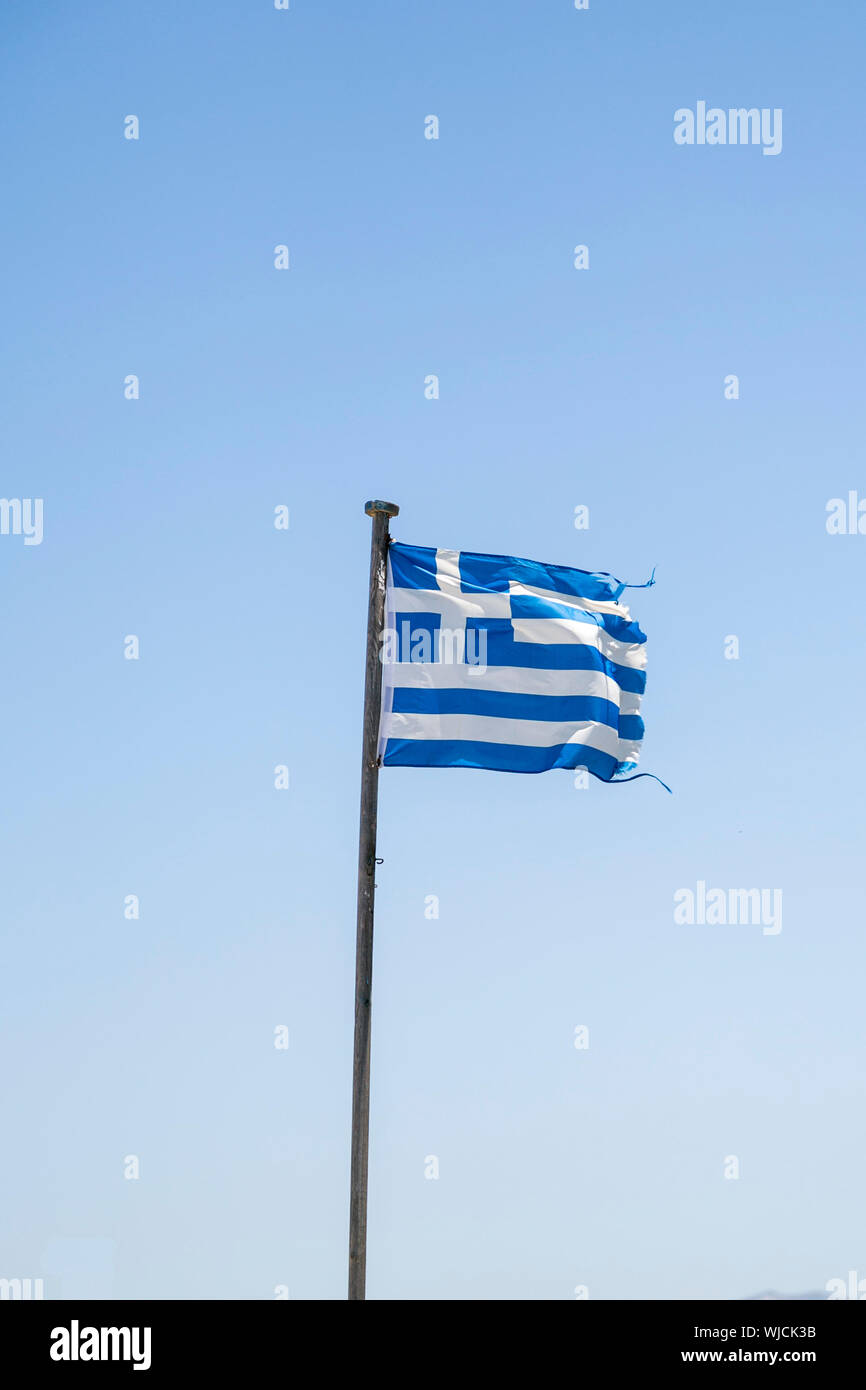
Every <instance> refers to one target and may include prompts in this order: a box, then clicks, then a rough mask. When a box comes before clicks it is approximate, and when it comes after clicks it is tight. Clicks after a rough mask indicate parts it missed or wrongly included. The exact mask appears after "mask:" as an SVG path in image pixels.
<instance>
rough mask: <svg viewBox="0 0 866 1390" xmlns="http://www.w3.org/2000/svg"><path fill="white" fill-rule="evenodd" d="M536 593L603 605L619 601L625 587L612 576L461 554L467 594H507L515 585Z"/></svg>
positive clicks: (467, 552) (466, 552)
mask: <svg viewBox="0 0 866 1390" xmlns="http://www.w3.org/2000/svg"><path fill="white" fill-rule="evenodd" d="M512 580H513V581H515V582H516V583H518V584H526V585H527V586H530V587H533V588H536V589H554V590H556V592H557V593H559V594H571V595H572V596H573V597H575V598H590V599H596V600H601V601H603V602H608V603H610V602H613V601H615V600H616V599H617V598H618V597H619V595H620V593H621V592H622V588H623V586H622V584H620V582H619V580H618V579H614V577H613V575H611V574H593V573H592V572H591V571H590V570H575V569H569V568H567V567H566V566H564V565H545V564H542V563H541V562H540V561H538V560H521V559H518V558H517V557H516V556H512V555H477V554H475V552H474V551H471V550H461V551H460V587H461V589H462V590H463V592H464V593H465V594H471V593H477V592H478V591H479V590H487V591H488V592H489V593H495V594H507V593H508V588H509V584H510V583H511V581H512Z"/></svg>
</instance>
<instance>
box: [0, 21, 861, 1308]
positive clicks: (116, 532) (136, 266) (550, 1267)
mask: <svg viewBox="0 0 866 1390" xmlns="http://www.w3.org/2000/svg"><path fill="white" fill-rule="evenodd" d="M0 23H2V37H3V49H4V57H3V60H2V68H3V81H2V97H0V100H2V111H3V134H2V143H3V150H4V175H3V185H4V204H5V208H6V215H5V217H4V219H3V227H2V232H0V238H2V247H0V270H2V276H3V281H4V302H5V306H6V307H5V313H4V318H5V332H4V335H3V338H4V346H3V360H2V370H0V385H2V392H3V404H2V418H3V433H4V448H3V469H2V487H0V491H2V494H3V496H4V497H7V498H36V497H41V498H43V499H44V540H43V542H42V544H41V545H38V546H25V545H24V544H23V538H22V537H20V536H14V535H5V536H0V569H2V595H3V599H2V602H3V624H2V633H3V654H4V675H3V698H2V708H3V726H4V730H5V737H4V739H3V755H2V762H3V789H4V790H3V801H4V807H5V813H6V814H5V827H4V833H3V837H2V846H0V856H2V867H0V882H2V921H3V942H2V947H0V994H2V999H0V1005H2V1017H3V1021H4V1027H3V1032H4V1038H5V1040H4V1045H3V1050H4V1057H5V1065H4V1067H3V1077H2V1093H3V1101H2V1107H3V1115H4V1131H5V1139H4V1143H3V1146H2V1153H0V1177H2V1187H3V1191H4V1192H5V1194H6V1200H5V1201H4V1203H3V1211H2V1215H0V1276H4V1277H44V1278H45V1279H46V1293H47V1294H48V1295H54V1296H60V1295H62V1294H64V1293H65V1294H72V1295H75V1294H78V1293H82V1292H91V1293H94V1294H97V1295H104V1296H108V1295H113V1296H115V1297H121V1298H127V1297H163V1298H187V1297H243V1298H270V1297H272V1296H273V1290H274V1287H275V1286H276V1285H278V1284H284V1285H287V1286H288V1288H289V1290H290V1293H291V1295H292V1297H295V1298H304V1297H312V1298H341V1297H344V1295H345V1265H346V1248H345V1247H346V1232H347V1215H348V1149H349V1119H350V1086H351V1052H352V991H353V969H354V964H353V952H354V910H355V867H356V839H357V796H358V767H359V743H360V718H361V696H362V684H363V646H364V619H365V605H366V582H367V565H368V550H369V538H370V537H369V531H370V524H369V521H368V520H367V518H366V517H365V516H364V514H363V504H364V501H365V499H366V498H367V497H370V496H380V497H388V498H393V499H394V500H395V501H397V502H398V503H399V504H400V507H401V514H400V517H399V518H398V520H397V522H396V523H395V525H394V534H395V535H396V536H397V537H398V538H399V539H401V540H405V541H407V542H411V543H414V544H420V545H434V546H446V547H453V548H458V549H459V548H467V549H472V550H480V551H484V550H490V551H496V552H499V553H506V554H517V555H525V556H529V557H532V558H534V559H539V560H545V561H551V562H556V563H560V564H566V565H567V564H573V565H576V566H579V567H582V568H587V569H602V570H609V571H612V572H614V573H615V574H617V575H618V576H620V577H621V578H622V579H626V580H631V581H635V582H640V581H642V580H644V579H645V578H646V577H647V576H648V574H649V571H650V570H651V568H652V566H653V565H656V566H657V584H656V587H655V588H653V589H651V590H648V591H644V592H638V593H634V594H632V595H631V596H630V599H631V606H632V612H633V614H634V616H635V617H637V618H638V620H639V621H640V623H641V625H642V627H643V628H644V630H645V631H646V633H647V635H648V639H649V642H648V650H649V671H648V687H647V695H646V699H645V703H644V714H645V718H646V724H647V735H646V740H645V744H644V754H643V764H642V765H643V767H644V768H646V769H647V770H651V771H654V772H657V773H658V774H659V775H660V776H661V777H663V778H664V780H665V781H666V782H668V783H669V784H670V785H671V786H672V787H673V788H674V792H675V795H674V796H672V797H670V796H667V795H666V793H665V792H663V791H662V790H661V788H659V787H658V786H657V785H656V784H654V783H653V782H650V781H648V780H645V781H641V782H637V783H634V784H633V785H629V786H622V787H609V786H603V785H601V784H599V783H593V785H592V786H591V787H590V788H589V789H588V790H577V789H576V788H575V787H574V784H573V778H572V776H571V775H570V774H568V773H560V772H552V773H548V774H546V775H543V776H539V777H519V776H508V775H505V774H495V773H485V772H468V771H460V770H454V771H423V770H404V769H399V768H398V769H390V770H389V771H388V772H387V773H383V775H382V778H381V818H380V851H379V852H380V854H381V855H382V856H383V857H384V860H385V863H384V865H383V866H382V868H381V870H380V874H379V896H378V913H377V928H376V932H377V934H376V962H375V982H374V1010H373V1028H374V1034H373V1094H372V1121H371V1135H372V1145H371V1187H370V1248H369V1279H368V1290H369V1294H370V1296H371V1297H391V1298H443V1297H456V1298H513V1297H518V1298H545V1299H569V1298H573V1297H574V1289H575V1286H577V1285H587V1286H588V1287H589V1291H590V1297H591V1298H626V1299H627V1298H639V1297H648V1296H649V1297H657V1298H683V1297H729V1298H736V1297H741V1296H745V1295H747V1294H750V1293H755V1292H757V1291H759V1290H761V1289H764V1288H767V1287H774V1288H777V1289H782V1290H789V1291H793V1290H800V1289H809V1288H822V1287H823V1285H824V1284H825V1283H826V1281H827V1280H828V1279H830V1278H833V1277H844V1276H846V1274H847V1271H848V1270H849V1269H852V1268H854V1269H857V1270H858V1271H859V1272H860V1275H861V1277H863V1276H866V1241H864V1236H863V1231H862V1224H861V1223H860V1222H859V1218H858V1217H857V1213H858V1212H859V1210H860V1207H861V1205H862V1172H861V1167H862V1165H861V1161H860V1159H861V1155H862V1152H863V1148H864V1143H866V1128H864V1121H863V1113H864V1112H863V1101H864V1095H863V1074H864V1064H866V1057H864V1052H866V1047H864V1040H863V1023H862V1019H863V967H864V953H863V909H862V901H863V898H862V887H861V878H862V871H861V867H860V866H861V863H862V843H863V833H864V816H863V779H862V767H861V762H860V758H859V754H860V752H861V749H860V746H859V743H858V742H857V740H856V739H855V737H854V735H855V731H856V725H857V721H858V719H859V714H858V705H859V700H860V693H861V692H862V689H863V686H864V680H866V642H864V620H863V602H862V593H863V566H864V558H866V538H864V537H863V536H831V535H828V534H827V531H826V527H825V516H826V512H825V508H826V504H827V501H828V500H829V499H830V498H833V497H846V496H847V493H848V491H849V490H850V489H860V491H861V493H862V494H863V495H866V470H864V465H863V427H864V422H863V406H862V398H863V390H862V373H863V359H864V338H866V335H864V327H863V324H864V257H863V226H864V213H866V194H864V190H863V179H862V168H863V164H862V141H863V109H862V108H863V104H862V94H861V77H862V61H863V45H864V41H866V14H864V11H863V8H862V6H861V5H859V4H857V3H855V0H847V3H840V2H839V0H837V2H836V3H833V2H832V0H831V3H828V4H825V5H822V6H821V7H816V6H815V5H814V4H811V3H805V0H794V2H793V3H792V2H791V0H785V3H782V0H772V2H771V0H763V2H762V3H761V4H759V5H756V4H754V3H753V2H752V0H729V3H726V4H725V5H701V6H698V5H695V4H694V3H693V0H667V3H660V4H645V3H639V2H638V0H621V2H620V3H617V4H614V3H604V0H591V5H590V9H589V10H588V11H587V12H577V11H575V9H574V8H573V5H572V3H571V0H544V3H534V4H530V3H528V0H477V3H473V4H467V3H465V0H438V3H436V4H431V5H425V4H413V5H408V4H406V3H405V0H373V2H372V3H370V2H369V0H368V2H367V3H364V4H352V3H348V0H344V2H343V3H326V0H317V3H313V0H292V7H291V10H290V11H288V12H280V11H275V10H274V8H273V4H272V3H271V0H189V3H186V4H183V5H178V4H177V3H176V0H171V3H169V0H150V2H149V3H147V4H138V5H118V4H116V3H114V0H112V3H108V0H105V2H104V3H95V2H94V0H89V2H87V3H82V4H79V5H66V4H62V3H60V2H59V0H49V3H44V4H39V5H34V4H32V3H26V0H10V2H9V3H7V5H6V6H5V8H4V14H3V19H2V22H0ZM699 100H706V101H707V102H708V104H709V105H713V104H717V105H719V106H721V107H723V108H727V107H730V106H734V107H739V106H747V107H748V106H756V107H759V108H763V107H769V108H776V107H779V108H782V110H783V113H784V126H783V129H784V142H783V150H782V153H781V154H780V155H778V156H777V157H774V158H768V157H765V156H763V155H762V153H761V150H760V149H758V148H752V147H724V148H722V147H719V148H710V147H703V148H699V147H680V146H678V145H676V144H675V143H674V140H673V127H674V119H673V118H674V111H675V110H676V109H678V108H680V107H692V108H694V107H695V105H696V103H697V101H699ZM130 114H134V115H137V116H138V117H139V120H140V139H139V140H138V141H132V140H126V139H125V138H124V134H123V129H124V126H123V123H124V117H126V116H127V115H130ZM430 114H435V115H437V116H438V117H439V120H440V123H441V124H440V139H439V140H438V141H432V140H430V141H428V140H425V138H424V118H425V117H426V116H427V115H430ZM578 243H582V244H586V245H588V246H589V248H590V268H589V270H588V271H576V270H575V269H574V268H573V264H572V261H573V248H574V246H575V245H576V244H578ZM278 244H286V245H288V246H289V248H290V255H291V269H290V270H289V271H277V270H275V269H274V265H273V260H274V247H275V246H276V245H278ZM131 373H134V374H136V375H137V376H138V377H139V378H140V399H139V400H137V401H130V400H126V399H124V391H123V383H124V379H125V378H126V377H127V375H129V374H131ZM432 373H435V374H437V375H438V376H439V378H440V392H441V394H440V398H439V400H436V401H430V400H426V399H425V396H424V379H425V377H426V376H427V375H428V374H432ZM730 373H735V374H737V375H738V377H739V380H740V399H739V400H736V401H730V400H726V399H725V398H724V379H725V377H726V375H728V374H730ZM281 503H282V504H286V505H288V506H289V507H290V509H291V526H290V529H289V531H288V532H281V531H277V530H275V529H274V526H273V512H274V508H275V507H276V506H277V505H279V504H281ZM579 504H584V505H587V506H588V507H589V508H590V528H589V530H588V531H577V530H575V528H574V525H573V517H574V508H575V507H576V506H577V505H579ZM129 634H135V635H137V636H138V638H139V640H140V659H139V660H138V661H128V660H125V659H124V654H123V651H124V638H125V637H126V636H127V635H129ZM729 635H736V636H737V637H738V638H739V643H740V657H739V659H738V660H726V659H725V655H724V642H725V638H726V637H727V636H729ZM283 763H284V764H286V765H287V766H288V767H289V769H290V776H291V786H290V789H289V790H288V791H277V790H275V788H274V767H275V766H276V765H277V764H283ZM698 880H704V881H705V882H706V883H707V884H708V885H709V886H718V887H723V888H728V887H734V888H736V887H765V888H781V889H782V891H783V895H784V896H783V901H784V922H783V930H782V931H781V933H780V934H779V935H777V936H765V935H764V934H763V933H762V931H761V929H760V927H759V926H728V927H708V926H699V925H696V926H691V927H690V926H678V925H676V924H675V922H674V919H673V895H674V893H675V892H676V890H677V889H678V888H681V887H691V888H694V887H695V885H696V884H697V882H698ZM128 894H136V895H138V896H139V897H140V903H141V916H140V919H139V920H138V921H134V920H133V921H128V920H126V919H125V918H124V899H125V897H126V895H128ZM433 894H435V895H436V896H437V897H438V898H439V904H440V907H439V914H440V915H439V917H438V919H436V920H428V919H427V918H425V915H424V909H425V899H426V898H427V896H428V895H433ZM281 1024H284V1025H286V1026H287V1027H288V1029H289V1033H290V1046H289V1049H288V1051H277V1050H276V1049H275V1048H274V1045H273V1037H274V1028H275V1027H276V1026H277V1025H281ZM578 1025H586V1026H588V1028H589V1030H590V1047H589V1049H588V1050H586V1051H578V1050H576V1049H575V1048H574V1046H573V1037H574V1029H575V1027H576V1026H578ZM127 1155H136V1156H138V1158H139V1160H140V1177H139V1179H138V1180H137V1181H136V1180H132V1181H129V1180H125V1179H124V1175H123V1170H124V1159H125V1157H126V1156H127ZM428 1155H436V1156H437V1157H438V1160H439V1167H440V1176H439V1179H438V1181H430V1180H426V1179H425V1177H424V1168H425V1158H426V1156H428ZM729 1155H736V1156H737V1157H738V1159H739V1164H740V1178H739V1179H738V1180H726V1179H725V1177H724V1164H725V1160H726V1157H727V1156H729Z"/></svg>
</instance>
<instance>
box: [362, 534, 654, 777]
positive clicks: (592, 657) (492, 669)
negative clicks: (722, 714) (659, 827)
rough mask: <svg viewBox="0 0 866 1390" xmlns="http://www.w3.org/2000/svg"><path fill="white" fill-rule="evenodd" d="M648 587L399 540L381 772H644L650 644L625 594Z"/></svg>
mask: <svg viewBox="0 0 866 1390" xmlns="http://www.w3.org/2000/svg"><path fill="white" fill-rule="evenodd" d="M649 582H650V584H651V583H652V582H653V581H652V579H651V580H650V581H649ZM646 587H648V586H647V585H626V584H621V583H620V582H619V581H618V580H616V579H614V578H613V577H612V576H611V575H609V574H592V573H589V572H588V571H586V570H578V569H569V568H566V567H564V566H561V565H546V564H540V563H538V562H536V561H534V560H521V559H517V558H515V557H514V556H510V555H478V554H475V553H473V552H472V551H466V550H463V551H455V550H436V549H433V548H432V547H425V546H414V545H401V544H399V543H397V542H392V543H391V545H390V546H389V549H388V572H387V589H386V595H385V628H384V634H383V644H382V662H383V681H382V708H381V721H380V726H379V758H380V761H381V763H382V765H383V766H385V767H476V768H490V769H494V770H496V771H499V772H546V771H548V770H549V769H551V768H557V767H559V768H586V769H587V771H589V772H591V773H592V774H593V775H594V776H595V777H598V778H600V779H601V780H602V781H604V782H610V781H612V780H613V779H614V778H616V779H620V778H623V777H628V776H629V775H630V774H632V775H633V774H634V773H635V769H636V767H637V763H638V758H639V756H640V746H641V741H642V739H643V734H644V725H643V720H642V719H641V714H640V703H641V696H642V695H643V692H644V687H645V684H646V674H645V668H646V637H645V635H644V633H643V632H642V631H641V629H640V627H639V626H638V624H637V623H636V622H635V621H634V620H633V619H632V618H631V617H630V615H629V611H628V609H627V608H626V607H624V606H623V605H622V604H621V603H620V596H621V595H622V593H623V590H624V589H626V588H646ZM637 775H646V774H637Z"/></svg>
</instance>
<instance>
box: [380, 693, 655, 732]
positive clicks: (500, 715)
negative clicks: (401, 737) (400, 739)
mask: <svg viewBox="0 0 866 1390" xmlns="http://www.w3.org/2000/svg"><path fill="white" fill-rule="evenodd" d="M393 709H394V713H395V714H479V715H484V716H486V717H487V718H494V719H541V720H554V721H556V722H559V723H565V721H566V720H573V721H574V722H575V723H579V722H580V721H582V720H592V721H593V722H594V723H596V724H606V725H607V727H608V728H610V729H618V731H619V733H620V737H623V738H631V737H633V735H631V734H623V733H622V720H621V717H620V713H619V710H618V709H617V707H616V705H614V704H611V702H610V700H602V699H599V698H598V697H597V696H595V695H514V694H511V693H509V692H508V691H505V690H473V689H471V688H469V689H466V688H465V687H464V688H462V689H454V690H431V689H429V688H426V689H425V688H423V687H414V686H400V685H397V686H395V687H394V705H393Z"/></svg>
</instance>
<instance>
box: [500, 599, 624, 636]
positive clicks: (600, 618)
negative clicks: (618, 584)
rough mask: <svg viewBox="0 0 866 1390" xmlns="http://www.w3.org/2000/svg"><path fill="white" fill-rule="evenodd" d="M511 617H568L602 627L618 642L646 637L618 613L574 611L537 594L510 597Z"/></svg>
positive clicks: (572, 607)
mask: <svg viewBox="0 0 866 1390" xmlns="http://www.w3.org/2000/svg"><path fill="white" fill-rule="evenodd" d="M511 616H512V618H567V619H570V620H571V621H572V622H578V623H594V624H595V626H596V627H603V628H604V630H605V632H607V633H609V634H610V636H611V637H615V638H616V639H617V641H619V642H645V641H646V634H645V633H643V632H641V630H640V626H639V625H638V624H637V623H636V622H629V620H628V619H627V618H623V617H621V616H620V614H618V613H594V612H593V611H592V609H590V608H576V607H575V606H574V605H573V604H568V603H557V602H556V601H555V599H548V598H540V597H539V596H538V595H537V594H513V595H512V598H511Z"/></svg>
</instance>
